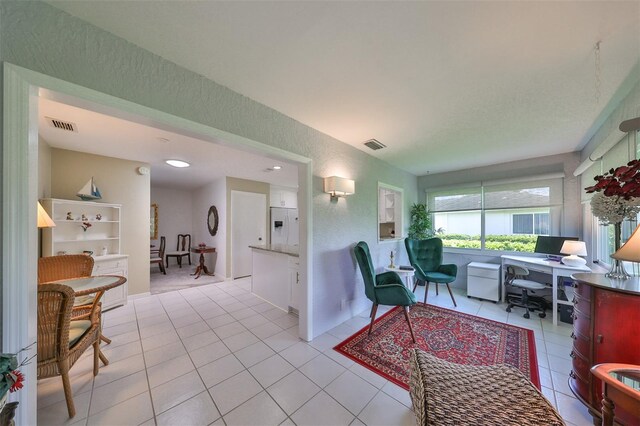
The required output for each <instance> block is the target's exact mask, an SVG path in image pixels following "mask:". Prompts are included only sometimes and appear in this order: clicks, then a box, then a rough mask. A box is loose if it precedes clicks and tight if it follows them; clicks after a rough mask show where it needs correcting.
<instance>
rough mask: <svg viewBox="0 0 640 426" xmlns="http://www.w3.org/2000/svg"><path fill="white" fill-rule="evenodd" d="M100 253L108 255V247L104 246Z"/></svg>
mask: <svg viewBox="0 0 640 426" xmlns="http://www.w3.org/2000/svg"><path fill="white" fill-rule="evenodd" d="M100 254H101V255H102V256H106V255H107V248H106V247H102V251H101V252H100Z"/></svg>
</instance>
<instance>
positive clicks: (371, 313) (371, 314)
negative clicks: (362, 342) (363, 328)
mask: <svg viewBox="0 0 640 426" xmlns="http://www.w3.org/2000/svg"><path fill="white" fill-rule="evenodd" d="M375 307H376V304H375V303H374V304H373V305H371V312H369V318H371V317H372V316H373V309H374V308H375Z"/></svg>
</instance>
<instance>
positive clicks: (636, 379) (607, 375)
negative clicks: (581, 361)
mask: <svg viewBox="0 0 640 426" xmlns="http://www.w3.org/2000/svg"><path fill="white" fill-rule="evenodd" d="M591 373H592V374H593V375H594V376H596V377H597V378H598V379H600V380H602V424H603V425H604V426H612V425H613V424H614V418H616V419H617V420H619V421H620V423H622V424H638V423H639V422H640V365H630V364H614V363H609V364H598V365H594V366H593V367H591ZM616 408H619V409H620V410H618V413H616V412H615V411H616ZM616 414H618V416H616Z"/></svg>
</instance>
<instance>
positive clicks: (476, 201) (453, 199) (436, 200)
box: [427, 187, 482, 212]
mask: <svg viewBox="0 0 640 426" xmlns="http://www.w3.org/2000/svg"><path fill="white" fill-rule="evenodd" d="M427 206H428V208H429V211H431V212H453V211H465V210H480V209H481V208H482V188H481V187H468V188H452V189H449V190H438V191H434V192H427Z"/></svg>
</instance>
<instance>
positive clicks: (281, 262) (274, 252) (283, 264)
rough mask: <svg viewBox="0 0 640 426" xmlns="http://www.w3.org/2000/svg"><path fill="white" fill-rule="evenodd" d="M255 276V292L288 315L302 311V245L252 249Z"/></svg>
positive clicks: (275, 245) (252, 286) (281, 245)
mask: <svg viewBox="0 0 640 426" xmlns="http://www.w3.org/2000/svg"><path fill="white" fill-rule="evenodd" d="M249 247H251V249H252V250H251V251H252V254H253V256H252V258H253V273H252V275H251V292H252V293H253V294H255V295H256V296H258V297H260V298H261V299H263V300H266V301H267V302H269V303H271V304H272V305H274V306H276V307H278V308H280V309H282V310H283V311H285V312H289V311H290V310H295V311H297V310H298V299H299V296H298V294H299V292H300V274H299V256H298V246H288V245H284V244H270V245H264V246H262V245H260V246H249Z"/></svg>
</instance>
